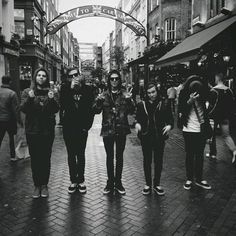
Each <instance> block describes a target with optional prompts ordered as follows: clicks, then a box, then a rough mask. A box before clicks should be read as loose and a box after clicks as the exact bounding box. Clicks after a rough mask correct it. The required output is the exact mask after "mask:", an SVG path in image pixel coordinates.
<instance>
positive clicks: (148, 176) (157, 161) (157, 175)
mask: <svg viewBox="0 0 236 236" xmlns="http://www.w3.org/2000/svg"><path fill="white" fill-rule="evenodd" d="M141 145H142V151H143V169H144V175H145V180H146V185H148V186H152V159H153V158H154V179H153V185H154V186H158V185H160V179H161V171H162V166H163V154H164V147H165V141H164V140H158V139H157V138H156V137H155V136H154V135H146V136H145V137H141Z"/></svg>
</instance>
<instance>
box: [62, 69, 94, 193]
mask: <svg viewBox="0 0 236 236" xmlns="http://www.w3.org/2000/svg"><path fill="white" fill-rule="evenodd" d="M60 104H61V109H62V110H63V111H64V114H63V119H62V122H63V138H64V140H65V144H66V149H67V154H68V165H69V173H70V181H71V184H70V186H69V187H68V193H70V194H71V193H74V192H75V191H76V190H77V189H78V190H79V192H80V193H86V191H87V188H86V185H85V177H84V171H85V149H86V143H87V138H88V131H89V129H90V128H91V126H92V123H93V119H94V113H93V111H92V106H93V104H94V94H93V88H92V87H91V86H89V85H86V84H85V81H84V78H82V77H81V75H80V72H79V70H78V68H71V69H69V70H68V74H67V79H66V81H65V83H64V84H62V86H61V94H60Z"/></svg>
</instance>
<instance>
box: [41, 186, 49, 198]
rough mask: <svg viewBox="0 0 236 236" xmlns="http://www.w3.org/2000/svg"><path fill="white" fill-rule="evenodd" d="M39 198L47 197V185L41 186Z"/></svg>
mask: <svg viewBox="0 0 236 236" xmlns="http://www.w3.org/2000/svg"><path fill="white" fill-rule="evenodd" d="M41 197H48V186H47V185H42V187H41Z"/></svg>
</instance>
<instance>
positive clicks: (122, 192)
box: [115, 183, 126, 195]
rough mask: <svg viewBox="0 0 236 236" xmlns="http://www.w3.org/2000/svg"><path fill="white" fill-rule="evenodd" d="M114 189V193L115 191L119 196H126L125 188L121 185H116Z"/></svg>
mask: <svg viewBox="0 0 236 236" xmlns="http://www.w3.org/2000/svg"><path fill="white" fill-rule="evenodd" d="M115 189H116V191H117V192H118V193H119V194H121V195H125V194H126V192H125V188H124V187H123V185H122V183H120V184H117V185H116V186H115Z"/></svg>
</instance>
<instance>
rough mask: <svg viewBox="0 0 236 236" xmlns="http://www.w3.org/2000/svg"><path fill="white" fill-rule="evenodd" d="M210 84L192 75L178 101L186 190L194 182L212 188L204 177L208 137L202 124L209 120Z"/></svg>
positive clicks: (205, 187)
mask: <svg viewBox="0 0 236 236" xmlns="http://www.w3.org/2000/svg"><path fill="white" fill-rule="evenodd" d="M207 96H208V86H207V84H205V83H204V82H203V80H202V79H201V78H200V77H199V76H197V75H192V76H190V77H189V78H188V79H187V81H186V82H185V83H184V85H183V89H182V90H181V91H180V95H179V102H178V104H179V105H178V119H179V120H181V122H180V121H179V122H178V124H179V125H180V123H181V124H182V126H183V136H184V141H185V152H186V161H185V166H186V177H187V180H186V182H185V184H184V188H185V189H186V190H190V189H191V188H192V185H193V182H194V181H195V184H196V185H197V186H199V187H201V188H204V189H211V186H210V185H209V184H208V183H207V181H206V180H204V179H203V156H204V148H205V144H206V137H205V135H204V132H203V130H201V124H203V123H206V122H208V120H207V113H206V105H205V104H206V98H207Z"/></svg>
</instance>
